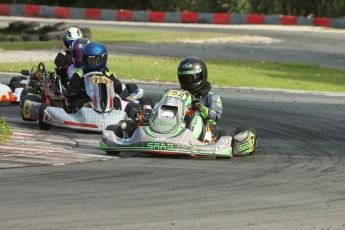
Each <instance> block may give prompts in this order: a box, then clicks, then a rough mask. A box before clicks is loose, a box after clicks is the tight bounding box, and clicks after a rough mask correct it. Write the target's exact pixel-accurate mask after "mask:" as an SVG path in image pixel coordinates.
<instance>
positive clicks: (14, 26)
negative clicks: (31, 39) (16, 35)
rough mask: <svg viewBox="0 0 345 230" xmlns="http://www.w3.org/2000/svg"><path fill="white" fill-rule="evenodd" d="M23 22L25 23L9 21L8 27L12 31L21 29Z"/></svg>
mask: <svg viewBox="0 0 345 230" xmlns="http://www.w3.org/2000/svg"><path fill="white" fill-rule="evenodd" d="M22 24H24V22H23V21H15V22H10V23H8V29H9V30H10V31H20V30H21V26H22Z"/></svg>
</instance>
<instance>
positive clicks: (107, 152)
mask: <svg viewBox="0 0 345 230" xmlns="http://www.w3.org/2000/svg"><path fill="white" fill-rule="evenodd" d="M105 153H106V154H108V155H109V156H117V155H119V154H120V153H121V152H119V151H105Z"/></svg>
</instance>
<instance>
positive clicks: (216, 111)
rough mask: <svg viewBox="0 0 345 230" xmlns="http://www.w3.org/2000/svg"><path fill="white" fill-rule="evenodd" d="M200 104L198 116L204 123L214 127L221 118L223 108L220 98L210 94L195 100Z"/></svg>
mask: <svg viewBox="0 0 345 230" xmlns="http://www.w3.org/2000/svg"><path fill="white" fill-rule="evenodd" d="M197 99H199V100H200V102H201V104H202V105H201V106H200V116H201V117H202V118H203V120H204V122H207V123H209V124H212V125H215V124H216V123H217V122H218V120H219V119H220V117H221V116H222V112H223V106H222V101H221V100H220V97H219V96H218V95H217V94H215V93H212V92H209V93H207V94H206V95H205V96H200V97H199V98H197Z"/></svg>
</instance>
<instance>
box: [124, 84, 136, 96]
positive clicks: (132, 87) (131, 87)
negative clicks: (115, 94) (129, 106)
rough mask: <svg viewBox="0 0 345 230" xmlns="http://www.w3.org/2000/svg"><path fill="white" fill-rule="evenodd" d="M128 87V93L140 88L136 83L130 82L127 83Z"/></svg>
mask: <svg viewBox="0 0 345 230" xmlns="http://www.w3.org/2000/svg"><path fill="white" fill-rule="evenodd" d="M126 89H127V91H128V93H129V94H131V93H134V91H135V90H137V89H138V86H137V85H136V84H134V83H128V84H126Z"/></svg>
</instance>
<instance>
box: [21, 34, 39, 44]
mask: <svg viewBox="0 0 345 230" xmlns="http://www.w3.org/2000/svg"><path fill="white" fill-rule="evenodd" d="M39 40H40V35H38V34H24V35H23V41H26V42H30V41H35V42H36V41H39Z"/></svg>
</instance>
